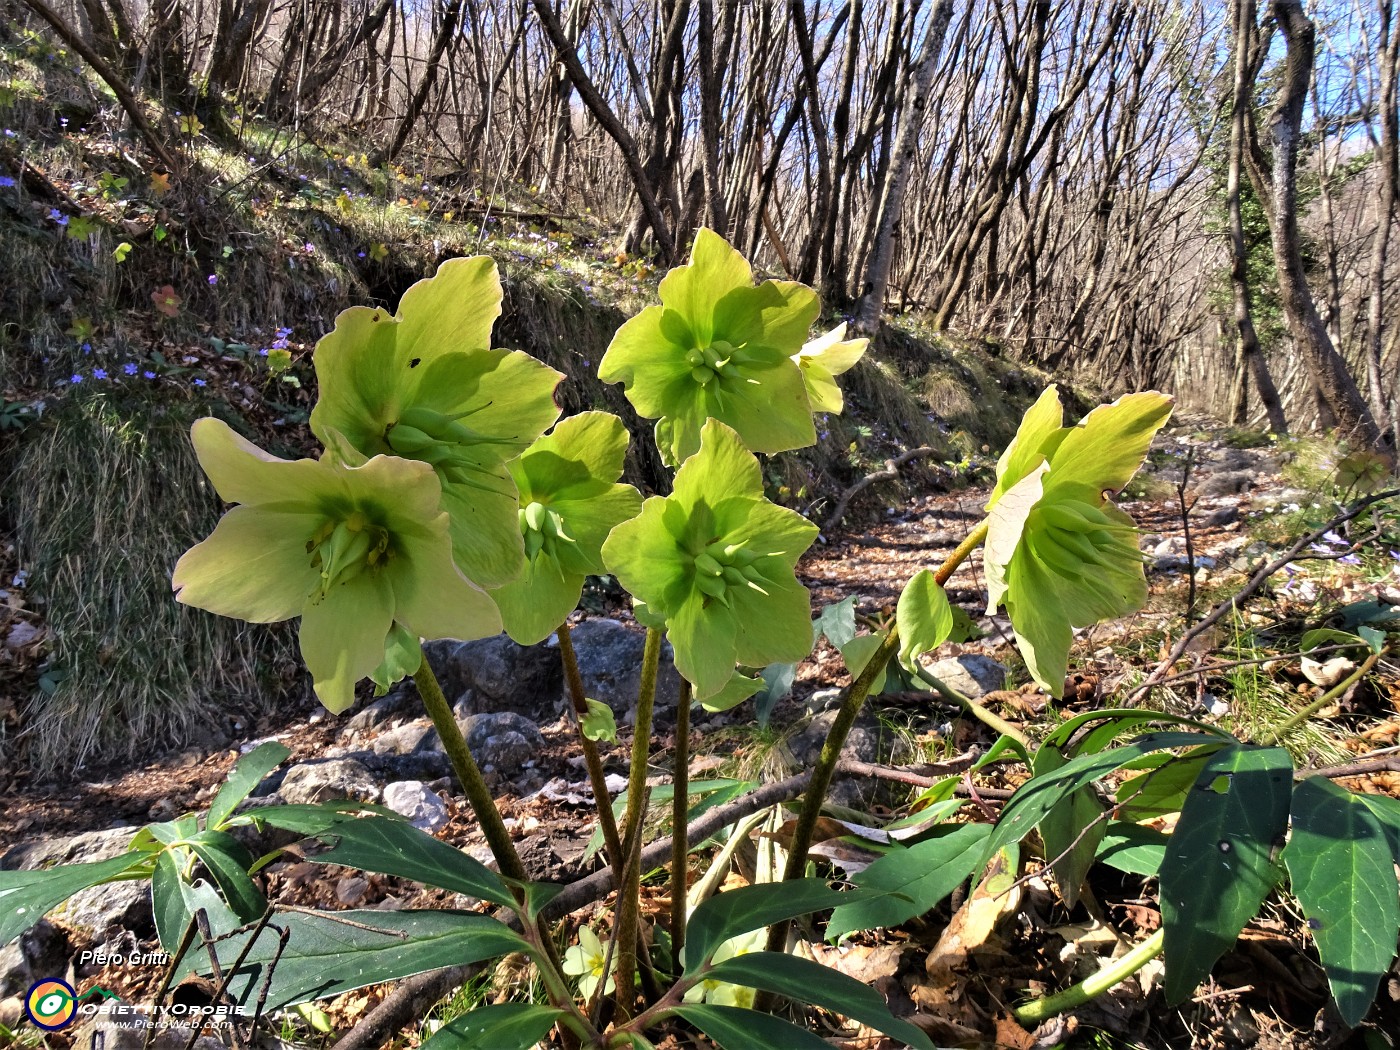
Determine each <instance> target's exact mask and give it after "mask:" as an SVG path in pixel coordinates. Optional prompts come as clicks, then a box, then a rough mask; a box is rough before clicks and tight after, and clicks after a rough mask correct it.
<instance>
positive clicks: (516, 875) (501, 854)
mask: <svg viewBox="0 0 1400 1050" xmlns="http://www.w3.org/2000/svg"><path fill="white" fill-rule="evenodd" d="M413 681H414V683H415V684H416V685H417V686H418V695H419V696H421V697H422V698H423V706H424V707H425V708H427V711H428V716H429V717H430V718H432V720H433V727H434V728H435V729H436V730H437V734H438V739H439V740H441V741H442V749H443V750H444V751H446V752H447V758H448V761H450V762H451V763H452V771H453V772H454V773H456V774H457V779H458V780H459V781H460V782H461V784H462V791H463V793H465V794H466V796H467V802H468V803H470V804H471V807H472V812H473V813H474V814H475V815H476V822H477V823H478V824H480V825H481V832H482V834H483V835H485V836H486V844H487V846H489V847H490V848H491V856H493V857H495V858H496V867H497V868H498V869H500V872H501V874H502V875H504V876H506V878H510V879H515V880H516V881H518V882H526V881H528V877H527V876H526V874H525V865H524V864H522V863H521V862H520V854H518V853H516V852H515V843H514V842H512V841H511V838H510V832H509V831H507V830H506V824H505V821H503V820H502V819H501V811H500V810H498V809H497V808H496V800H495V799H494V798H492V797H491V789H490V788H488V787H487V786H486V781H485V780H484V779H483V778H482V776H481V769H480V768H479V767H478V766H477V764H476V759H474V758H472V753H471V749H470V748H468V747H467V741H466V738H465V737H463V736H462V730H461V727H459V726H458V725H457V719H456V718H454V717H453V715H452V708H451V706H450V705H449V704H448V703H447V697H445V696H443V695H442V686H440V685H439V684H438V680H437V675H435V674H433V669H432V667H430V666H429V665H428V660H427V657H424V658H423V662H422V664H421V665H420V666H419V668H418V670H417V671H416V672H414V675H413Z"/></svg>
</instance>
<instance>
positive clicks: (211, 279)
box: [206, 273, 219, 288]
mask: <svg viewBox="0 0 1400 1050" xmlns="http://www.w3.org/2000/svg"><path fill="white" fill-rule="evenodd" d="M206 280H208V281H209V287H210V288H213V287H214V286H215V285H217V284H218V283H219V275H218V274H216V273H211V274H210V275H209V276H208V278H206Z"/></svg>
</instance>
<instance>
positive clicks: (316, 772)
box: [278, 758, 379, 805]
mask: <svg viewBox="0 0 1400 1050" xmlns="http://www.w3.org/2000/svg"><path fill="white" fill-rule="evenodd" d="M278 793H279V794H280V795H281V796H282V797H283V798H284V799H286V800H287V801H288V802H291V803H293V804H296V805H314V804H315V803H317V802H329V801H331V800H332V799H341V798H351V799H357V800H359V801H361V802H373V801H374V800H375V799H376V798H378V797H379V788H378V786H377V785H376V784H375V782H374V779H373V778H372V777H371V776H370V773H369V770H368V769H366V768H365V767H364V765H363V764H362V763H360V762H357V761H356V760H355V759H353V758H333V759H330V760H328V761H325V762H303V763H302V764H301V765H297V766H293V767H292V768H291V769H289V770H287V776H286V778H285V779H284V780H283V781H282V786H281V787H280V788H279V789H278Z"/></svg>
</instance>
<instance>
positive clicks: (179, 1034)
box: [73, 1014, 228, 1050]
mask: <svg viewBox="0 0 1400 1050" xmlns="http://www.w3.org/2000/svg"><path fill="white" fill-rule="evenodd" d="M142 1016H143V1017H144V1016H145V1015H144V1014H143V1015H142ZM122 1021H123V1019H122V1018H120V1017H117V1016H102V1015H99V1016H97V1017H96V1018H94V1019H93V1020H91V1021H89V1022H88V1023H87V1024H85V1025H83V1027H81V1028H79V1029H78V1030H77V1031H76V1032H74V1034H73V1050H142V1048H143V1047H144V1046H145V1045H146V1036H147V1035H148V1034H149V1033H148V1032H147V1031H146V1029H145V1028H143V1027H141V1026H140V1025H138V1024H133V1023H131V1022H130V1021H128V1022H126V1023H122ZM189 1041H190V1030H189V1029H188V1028H186V1027H184V1026H179V1027H175V1028H157V1029H156V1030H155V1035H154V1038H153V1039H152V1040H151V1044H150V1050H184V1047H185V1045H186V1044H187V1043H188V1042H189ZM193 1050H228V1047H227V1046H226V1044H224V1043H223V1042H221V1041H220V1040H219V1039H217V1038H215V1037H214V1036H212V1035H201V1036H200V1037H199V1038H198V1039H196V1040H195V1041H194V1047H193Z"/></svg>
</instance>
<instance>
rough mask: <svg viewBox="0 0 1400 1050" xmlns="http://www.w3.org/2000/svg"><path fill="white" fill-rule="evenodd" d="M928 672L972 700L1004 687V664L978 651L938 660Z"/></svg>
mask: <svg viewBox="0 0 1400 1050" xmlns="http://www.w3.org/2000/svg"><path fill="white" fill-rule="evenodd" d="M928 670H929V674H931V675H933V676H934V677H935V678H937V679H939V680H940V681H941V682H943V684H944V685H947V686H950V687H952V688H953V689H956V690H957V691H958V692H960V693H962V694H963V695H964V696H966V697H969V698H971V699H973V700H977V699H980V698H981V697H984V696H986V695H987V694H988V693H994V692H996V691H997V690H998V689H1004V688H1005V687H1006V666H1005V665H1004V664H1000V663H998V662H997V661H995V660H993V659H992V658H991V657H990V656H983V655H981V654H980V653H963V654H962V655H961V656H950V657H948V658H947V659H946V660H938V661H936V662H934V663H933V664H931V665H930V666H929V669H928Z"/></svg>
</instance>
